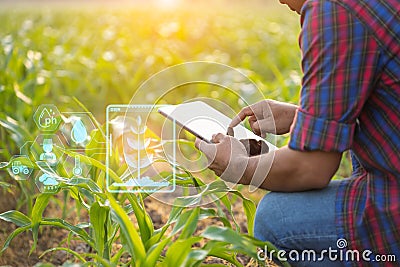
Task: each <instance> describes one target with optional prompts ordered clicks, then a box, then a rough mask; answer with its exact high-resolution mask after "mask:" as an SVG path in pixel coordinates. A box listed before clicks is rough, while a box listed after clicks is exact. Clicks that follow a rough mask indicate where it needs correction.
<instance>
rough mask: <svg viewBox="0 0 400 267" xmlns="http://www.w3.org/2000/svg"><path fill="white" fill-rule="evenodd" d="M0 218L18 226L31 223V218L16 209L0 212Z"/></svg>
mask: <svg viewBox="0 0 400 267" xmlns="http://www.w3.org/2000/svg"><path fill="white" fill-rule="evenodd" d="M0 219H2V220H4V221H7V222H12V223H14V224H16V225H17V226H19V227H21V226H25V225H28V224H30V223H31V220H30V219H29V218H28V217H27V216H26V215H25V214H23V213H22V212H20V211H17V210H10V211H6V212H4V213H2V214H0Z"/></svg>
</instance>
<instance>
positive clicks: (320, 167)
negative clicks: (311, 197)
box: [196, 134, 341, 192]
mask: <svg viewBox="0 0 400 267" xmlns="http://www.w3.org/2000/svg"><path fill="white" fill-rule="evenodd" d="M213 142H214V143H215V144H208V143H206V142H204V141H202V140H200V139H196V147H197V148H199V149H200V150H201V151H203V153H205V155H206V156H207V158H208V159H209V161H210V166H209V168H210V169H212V170H213V171H214V172H215V173H216V174H217V175H218V176H220V177H221V178H222V179H224V180H226V181H228V182H233V183H241V184H252V185H254V186H257V187H260V188H264V189H267V190H271V191H286V192H293V191H304V190H310V189H319V188H323V187H325V186H326V185H327V184H328V183H329V181H330V180H331V178H332V176H333V175H334V174H335V172H336V170H337V168H338V166H339V163H340V159H341V153H338V152H322V151H312V152H303V151H295V150H292V149H290V148H288V147H283V148H280V149H278V150H276V151H272V152H269V153H267V154H263V155H260V156H256V157H248V156H247V152H246V150H245V149H244V147H243V145H242V144H241V143H240V142H239V141H238V140H237V139H235V138H233V137H231V136H226V135H223V134H217V135H215V136H214V137H213Z"/></svg>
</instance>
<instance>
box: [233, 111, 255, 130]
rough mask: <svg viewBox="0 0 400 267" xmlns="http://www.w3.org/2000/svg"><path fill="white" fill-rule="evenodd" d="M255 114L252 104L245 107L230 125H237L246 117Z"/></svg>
mask: <svg viewBox="0 0 400 267" xmlns="http://www.w3.org/2000/svg"><path fill="white" fill-rule="evenodd" d="M252 115H254V113H253V110H252V108H251V106H247V107H245V108H243V109H242V110H241V111H240V112H239V113H238V114H237V115H236V116H235V117H234V118H233V119H232V121H231V123H230V124H229V127H235V126H236V125H238V124H239V123H241V122H242V121H243V120H244V119H245V118H246V117H248V116H252Z"/></svg>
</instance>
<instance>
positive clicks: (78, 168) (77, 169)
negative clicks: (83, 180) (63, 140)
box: [72, 156, 82, 176]
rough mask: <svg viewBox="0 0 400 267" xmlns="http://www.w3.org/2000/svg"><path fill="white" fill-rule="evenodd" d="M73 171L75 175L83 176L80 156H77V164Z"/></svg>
mask: <svg viewBox="0 0 400 267" xmlns="http://www.w3.org/2000/svg"><path fill="white" fill-rule="evenodd" d="M72 173H73V174H74V176H81V175H82V166H81V160H80V159H79V157H78V156H75V166H74V168H73V169H72Z"/></svg>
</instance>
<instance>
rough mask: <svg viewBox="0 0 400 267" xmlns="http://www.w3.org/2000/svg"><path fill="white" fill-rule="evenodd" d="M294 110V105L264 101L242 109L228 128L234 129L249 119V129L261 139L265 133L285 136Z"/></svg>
mask: <svg viewBox="0 0 400 267" xmlns="http://www.w3.org/2000/svg"><path fill="white" fill-rule="evenodd" d="M296 110H297V106H296V105H292V104H289V103H283V102H278V101H275V100H270V99H266V100H262V101H260V102H257V103H255V104H253V105H250V106H247V107H245V108H243V109H242V110H241V111H240V112H239V113H238V114H237V115H236V116H235V117H234V118H233V119H232V122H231V123H230V125H229V126H230V127H235V126H236V125H238V124H239V123H240V122H242V121H243V120H244V119H245V118H246V117H249V123H250V127H251V129H252V130H253V132H254V133H255V134H257V135H259V136H261V137H265V136H266V134H267V133H273V134H285V133H288V132H289V130H290V125H291V124H292V122H293V119H294V116H295V113H296Z"/></svg>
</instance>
